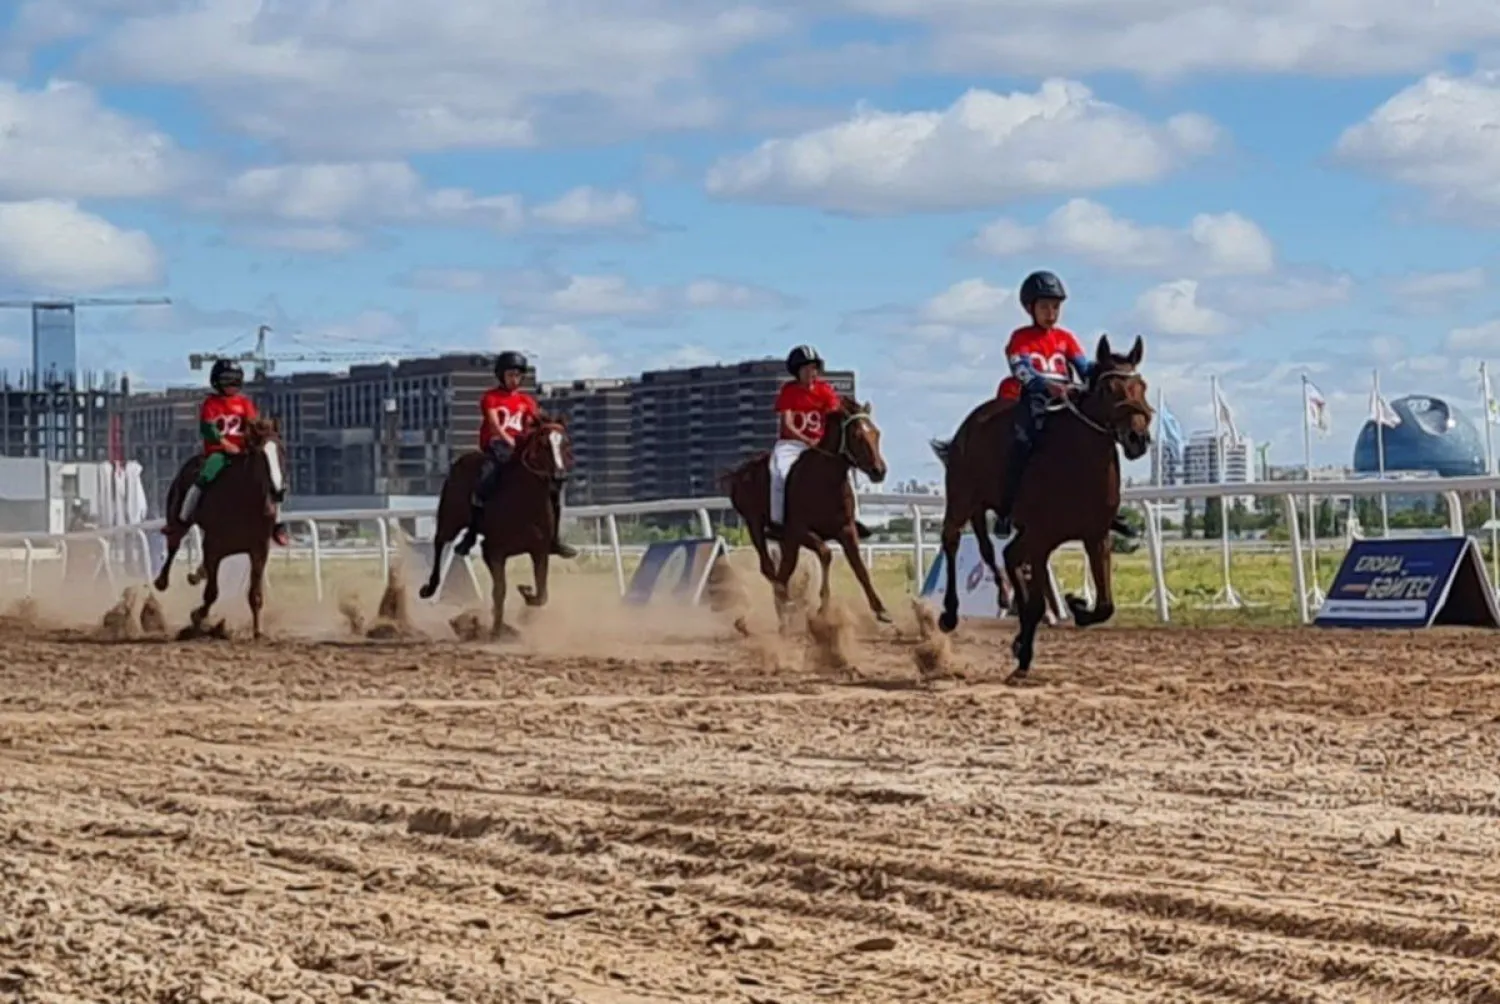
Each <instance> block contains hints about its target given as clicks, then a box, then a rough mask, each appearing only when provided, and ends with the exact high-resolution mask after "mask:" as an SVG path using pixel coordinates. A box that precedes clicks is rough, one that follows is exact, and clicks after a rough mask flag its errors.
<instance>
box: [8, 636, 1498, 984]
mask: <svg viewBox="0 0 1500 1004" xmlns="http://www.w3.org/2000/svg"><path fill="white" fill-rule="evenodd" d="M963 632H967V633H963ZM959 639H960V643H959V647H958V659H959V662H960V663H961V664H966V665H967V667H968V668H969V669H970V670H971V675H970V679H969V680H968V681H959V682H949V683H944V684H941V685H939V686H936V687H933V688H922V687H916V686H912V685H910V683H909V681H911V679H912V678H913V676H914V670H913V669H912V662H911V659H912V656H911V650H910V647H909V645H910V643H909V642H905V643H903V642H898V641H890V640H886V641H880V642H877V641H873V640H869V639H866V640H864V641H863V642H862V643H861V653H860V656H859V659H858V662H859V665H860V668H861V670H862V671H863V674H864V676H865V679H864V680H863V681H862V682H855V683H849V682H844V681H843V680H841V679H840V678H839V677H838V676H837V675H836V674H835V675H829V674H817V673H813V672H809V671H803V670H790V671H789V670H782V671H776V670H767V669H764V668H763V666H762V662H761V660H759V659H758V658H757V657H756V656H755V654H754V653H753V652H752V651H750V650H749V649H747V648H746V647H745V646H744V645H743V644H736V643H734V642H730V641H724V642H722V643H708V642H703V641H697V642H681V643H677V644H675V645H674V644H657V645H637V646H631V647H629V648H628V654H626V653H625V652H622V655H621V657H620V658H618V659H616V660H613V661H604V660H601V659H598V658H593V657H590V658H584V657H567V656H562V655H555V654H554V655H546V656H541V655H527V654H525V652H524V651H512V650H503V649H495V648H489V647H484V646H466V647H464V646H459V645H456V644H453V645H414V646H400V645H385V646H381V645H374V644H358V645H355V644H350V645H336V644H326V643H325V644H314V643H293V642H283V643H272V644H269V645H266V646H261V647H251V646H248V645H241V644H224V643H218V644H215V643H196V644H155V645H153V644H88V643H77V642H73V643H65V642H58V641H46V640H9V641H5V640H0V999H12V998H14V999H17V1000H27V1001H29V1000H36V1001H64V1000H68V1001H72V1000H108V1001H153V1002H188V1001H199V1000H202V1001H209V1000H218V1001H263V1000H273V1001H325V1000H342V999H354V1000H376V1001H466V1002H486V1001H495V1002H515V1001H538V1002H542V1001H553V1002H556V1001H585V1002H619V1004H648V1002H650V1004H657V1002H668V1001H736V1002H751V1001H759V1002H771V1001H777V1002H784V1004H785V1002H794V1001H876V1002H896V1001H916V1000H923V1001H926V1000H932V1001H972V1002H992V1001H1133V1002H1139V1001H1179V1000H1180V1001H1335V1000H1338V1001H1368V1002H1376V1001H1403V1002H1412V1001H1491V1000H1500V962H1497V954H1500V940H1497V939H1500V860H1497V857H1500V855H1497V851H1500V841H1497V839H1496V838H1497V829H1496V825H1495V821H1494V820H1495V816H1496V815H1497V813H1500V809H1497V801H1496V792H1497V764H1500V729H1497V724H1496V722H1497V721H1500V673H1497V671H1496V665H1495V663H1496V661H1497V660H1496V656H1495V655H1494V653H1496V652H1497V651H1500V649H1497V642H1496V639H1495V636H1494V635H1492V634H1473V633H1427V634H1421V635H1406V634H1396V633H1391V634H1386V635H1383V636H1376V635H1372V634H1364V635H1352V634H1340V633H1327V632H1318V631H1314V630H1303V631H1257V632H1250V631H1229V630H1221V631H1192V632H1188V631H1181V630H1165V631H1155V630H1153V631H1126V630H1108V629H1106V630H1102V631H1095V632H1094V633H1091V634H1085V633H1082V632H1077V631H1073V630H1067V629H1057V630H1051V631H1046V632H1044V635H1043V637H1042V642H1041V645H1042V647H1041V657H1040V660H1039V664H1038V671H1037V674H1036V683H1035V684H1034V685H1032V686H1028V687H1022V688H1009V687H1004V686H1000V685H998V684H997V683H995V682H991V681H993V680H998V678H999V676H1000V675H1001V673H1000V671H999V670H1000V667H1001V661H1002V659H1003V655H1004V651H1005V642H1006V641H1007V640H1008V639H1006V638H1005V637H1004V636H1003V635H1001V634H986V633H983V632H982V631H978V632H976V629H973V628H971V627H970V626H967V625H966V626H965V628H963V629H961V634H960V636H959ZM990 674H992V675H990Z"/></svg>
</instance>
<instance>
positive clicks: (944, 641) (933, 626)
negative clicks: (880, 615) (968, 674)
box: [911, 597, 957, 680]
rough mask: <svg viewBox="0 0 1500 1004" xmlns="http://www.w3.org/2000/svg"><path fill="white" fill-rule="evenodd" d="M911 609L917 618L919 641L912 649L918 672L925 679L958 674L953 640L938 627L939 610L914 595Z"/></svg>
mask: <svg viewBox="0 0 1500 1004" xmlns="http://www.w3.org/2000/svg"><path fill="white" fill-rule="evenodd" d="M911 609H912V613H913V614H914V615H915V616H916V619H917V638H918V642H917V645H916V647H915V648H913V649H912V659H913V661H915V662H916V664H917V672H918V673H919V674H920V675H921V677H922V679H924V680H931V679H936V678H939V677H944V676H954V675H957V674H956V672H955V670H954V668H953V642H952V641H951V640H950V639H949V637H948V636H947V635H946V634H944V633H943V632H942V631H940V630H939V629H938V618H937V611H936V610H934V609H932V607H931V606H929V605H928V604H927V603H926V602H925V601H924V600H922V598H921V597H912V601H911Z"/></svg>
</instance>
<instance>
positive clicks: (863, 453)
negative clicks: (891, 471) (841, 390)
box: [820, 395, 886, 485]
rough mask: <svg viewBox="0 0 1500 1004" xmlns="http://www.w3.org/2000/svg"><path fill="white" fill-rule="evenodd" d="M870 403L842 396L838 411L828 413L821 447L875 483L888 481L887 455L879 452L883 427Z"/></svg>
mask: <svg viewBox="0 0 1500 1004" xmlns="http://www.w3.org/2000/svg"><path fill="white" fill-rule="evenodd" d="M871 413H872V409H871V407H870V405H869V404H868V403H865V404H860V403H859V402H858V401H856V400H854V398H852V397H847V396H844V395H840V396H839V410H838V411H836V412H834V413H833V414H832V415H830V416H828V421H827V423H826V424H825V426H824V428H823V439H822V442H821V444H820V446H821V447H822V448H823V449H825V450H827V451H828V452H829V453H832V454H835V455H836V456H839V457H841V458H843V459H844V460H845V461H847V462H848V463H849V464H850V465H851V466H853V467H854V468H856V469H857V470H859V471H861V472H863V473H864V474H865V476H866V477H868V478H869V479H870V480H871V481H873V482H874V483H875V484H877V485H878V484H880V483H881V482H882V481H884V480H885V475H886V466H885V457H884V456H882V455H881V453H880V427H879V426H877V425H876V424H875V419H874V418H873V417H871Z"/></svg>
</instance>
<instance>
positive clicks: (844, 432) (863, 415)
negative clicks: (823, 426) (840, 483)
mask: <svg viewBox="0 0 1500 1004" xmlns="http://www.w3.org/2000/svg"><path fill="white" fill-rule="evenodd" d="M839 419H840V421H839V431H838V448H837V449H833V450H828V449H824V448H823V447H822V446H821V445H819V446H818V447H816V449H817V450H818V451H819V452H822V453H826V454H828V455H829V456H831V457H836V458H838V459H840V460H843V461H845V462H846V463H848V464H849V466H850V467H854V468H858V467H859V461H858V459H856V458H855V456H854V452H853V451H852V450H850V449H849V430H850V429H852V428H853V427H854V426H855V425H858V424H859V423H860V422H864V423H867V424H868V425H869V426H870V428H871V429H874V430H876V431H879V428H880V427H879V426H877V425H876V424H875V419H874V418H872V417H871V416H870V412H869V411H868V410H866V409H864V408H855V409H854V410H853V411H851V412H848V413H843V412H840V413H839Z"/></svg>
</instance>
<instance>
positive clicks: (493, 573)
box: [482, 537, 518, 641]
mask: <svg viewBox="0 0 1500 1004" xmlns="http://www.w3.org/2000/svg"><path fill="white" fill-rule="evenodd" d="M482 553H483V554H484V563H485V565H486V567H488V568H489V570H490V582H491V586H490V614H491V617H492V618H493V621H492V622H491V624H490V638H491V639H492V640H494V641H508V640H510V639H512V638H514V637H516V635H517V633H518V632H517V631H516V629H515V628H513V627H511V626H510V625H509V624H507V623H505V589H506V585H505V557H504V555H501V554H499V553H498V552H497V551H495V550H491V545H490V541H489V538H488V537H486V538H485V541H484V545H483V551H482Z"/></svg>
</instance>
